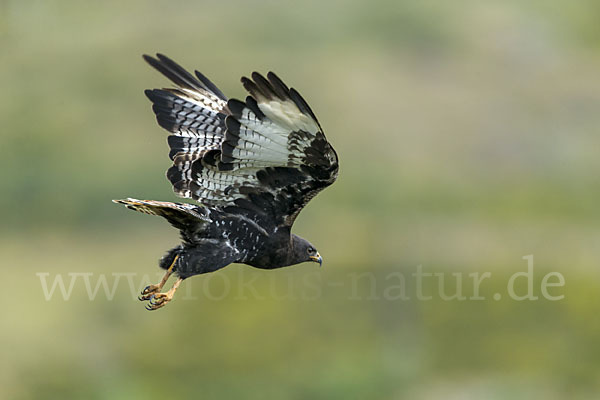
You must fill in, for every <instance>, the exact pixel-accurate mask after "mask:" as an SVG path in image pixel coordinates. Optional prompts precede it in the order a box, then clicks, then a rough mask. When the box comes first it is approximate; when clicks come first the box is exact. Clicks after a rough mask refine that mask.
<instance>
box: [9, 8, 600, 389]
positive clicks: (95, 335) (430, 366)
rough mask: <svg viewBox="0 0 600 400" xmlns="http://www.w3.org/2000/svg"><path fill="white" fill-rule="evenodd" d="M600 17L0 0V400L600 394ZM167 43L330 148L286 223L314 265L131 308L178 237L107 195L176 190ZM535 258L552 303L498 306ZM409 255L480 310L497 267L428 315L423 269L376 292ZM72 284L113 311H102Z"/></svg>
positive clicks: (432, 290)
mask: <svg viewBox="0 0 600 400" xmlns="http://www.w3.org/2000/svg"><path fill="white" fill-rule="evenodd" d="M599 15H600V3H598V2H597V1H594V0H587V1H586V0H583V1H569V2H567V1H558V0H532V1H517V0H508V1H491V0H481V1H475V0H472V1H429V0H425V1H392V0H379V1H341V0H340V1H315V0H309V1H305V2H288V1H258V2H244V1H241V0H237V1H220V2H219V1H209V2H203V1H196V2H192V1H173V2H167V1H154V2H149V1H141V0H135V1H128V2H121V1H114V0H107V1H103V2H79V1H57V0H43V1H41V0H31V1H17V0H0V49H1V55H0V58H1V60H2V62H1V63H0V88H1V90H2V94H1V95H0V121H1V122H2V133H1V134H0V163H1V164H0V166H1V168H0V182H1V184H2V186H1V191H2V196H0V210H2V211H1V212H2V218H1V228H0V254H1V255H2V256H1V258H2V273H3V275H2V277H3V282H4V285H3V290H4V292H3V295H2V298H3V301H2V303H3V304H2V308H1V310H0V317H1V319H0V321H1V324H2V329H1V330H0V349H1V354H0V398H2V399H54V398H56V399H65V398H78V399H83V398H85V399H146V398H159V397H165V398H192V397H194V398H240V399H315V398H316V399H353V398H355V399H402V398H408V399H563V398H564V399H567V398H568V399H597V398H598V397H599V396H600V340H599V338H600V318H599V315H600V305H599V301H598V296H599V295H598V293H599V290H600V276H599V275H600V274H599V269H598V260H599V257H600V233H599V229H598V228H599V222H600V211H599V208H598V198H599V196H600V185H599V184H600V182H599V178H598V171H599V168H600V157H598V150H599V149H600V136H599V135H598V134H599V133H600V132H599V127H600V75H599V71H600V24H598V16H599ZM154 52H163V53H165V54H167V55H169V56H170V57H172V58H174V59H175V60H176V61H178V62H180V63H181V64H182V65H184V66H186V67H187V68H188V69H194V68H197V69H199V70H201V71H203V72H204V73H205V74H206V75H207V76H209V77H210V78H211V79H212V80H213V81H214V82H215V83H216V84H217V85H218V86H219V87H220V88H221V89H222V90H223V91H224V92H225V93H226V94H228V95H229V96H230V97H238V98H239V97H242V96H245V93H244V91H243V89H242V87H241V85H240V83H239V77H240V76H242V75H245V74H246V75H247V74H249V73H250V72H251V71H253V70H258V71H262V72H266V71H268V70H273V71H276V72H277V73H278V74H279V75H280V76H281V77H282V78H283V79H284V81H286V82H287V83H288V84H290V85H291V86H294V87H296V88H297V89H298V90H299V91H300V92H301V93H302V94H303V95H304V97H305V98H306V99H307V101H308V102H309V103H310V104H311V106H312V108H313V109H314V110H315V113H316V114H317V116H318V117H319V119H320V121H321V124H322V126H323V127H324V129H325V132H326V134H327V136H328V138H329V140H330V141H331V142H332V143H333V144H334V146H335V147H336V149H337V151H338V153H339V155H340V159H341V173H340V178H339V180H338V182H337V183H336V184H335V185H334V186H332V187H331V188H330V189H328V190H326V191H325V192H323V193H322V194H321V195H319V196H318V197H317V198H316V199H315V200H313V201H312V202H311V204H310V205H309V207H308V208H307V209H306V210H304V211H303V213H302V214H301V216H300V217H299V219H298V220H297V222H296V225H295V232H296V233H297V234H300V235H302V236H304V237H306V238H309V239H310V240H311V241H312V242H313V243H315V244H316V245H317V247H318V248H319V250H320V252H321V254H322V255H323V257H324V259H325V263H324V266H323V268H322V269H318V268H315V265H314V264H303V265H299V266H296V267H294V268H287V269H281V270H277V271H271V272H269V271H259V270H254V269H250V268H248V267H245V266H240V265H233V266H230V267H228V268H226V269H224V270H221V271H219V272H217V273H215V274H213V275H210V276H202V277H195V278H193V279H190V280H189V281H186V282H185V283H184V285H183V287H182V289H181V290H180V292H179V293H178V295H177V297H176V299H175V301H174V302H173V303H171V304H169V305H168V306H167V307H166V308H165V309H163V310H159V311H157V312H152V313H150V312H146V311H145V310H144V309H143V304H142V303H139V302H137V301H136V300H134V298H133V296H134V295H135V292H137V290H139V288H140V287H141V286H143V284H144V282H150V281H154V280H156V278H157V277H158V276H159V274H160V272H159V270H158V267H157V259H158V258H159V257H160V256H162V254H163V252H164V251H165V250H167V249H168V248H170V247H171V246H173V245H175V244H176V243H177V242H178V236H177V233H176V232H175V231H174V230H173V229H172V228H171V227H169V226H168V224H166V223H165V222H164V221H163V220H160V219H159V218H152V217H149V216H145V215H142V214H138V213H133V212H130V211H127V210H125V209H123V208H122V207H118V206H116V205H114V204H112V203H111V202H110V200H111V199H114V198H123V197H128V196H131V197H137V198H151V199H157V200H176V199H177V198H176V197H175V196H174V195H173V194H172V192H171V188H170V185H169V183H168V182H167V180H166V179H165V178H164V172H165V170H166V169H167V168H168V166H169V160H168V158H167V146H166V139H165V138H166V134H165V132H164V131H162V130H161V129H160V128H159V127H158V126H157V124H156V123H155V120H154V117H153V115H152V112H151V110H150V104H149V102H148V101H147V99H146V98H145V97H144V96H143V93H142V92H143V90H144V89H146V88H153V87H162V86H166V85H168V82H167V80H166V79H164V78H163V77H161V76H160V75H159V74H158V73H156V72H155V71H153V70H152V69H151V68H149V67H148V66H147V65H145V63H144V62H143V61H142V59H141V54H143V53H154ZM529 254H533V255H534V257H535V264H534V265H535V275H534V279H533V282H534V288H535V293H536V295H538V296H539V295H540V292H539V288H540V283H541V280H542V278H543V276H544V274H545V273H548V272H552V271H557V272H560V273H562V274H563V276H564V279H565V282H566V283H565V286H564V287H561V288H553V289H552V290H551V293H552V294H553V295H564V299H563V300H560V301H549V300H546V299H543V298H540V299H539V300H537V301H515V300H511V299H510V298H508V296H507V295H506V291H507V289H506V288H507V281H508V279H509V278H510V276H511V275H512V274H514V273H516V272H520V271H525V270H526V266H527V264H526V262H525V260H523V259H522V257H523V256H526V255H529ZM418 265H421V266H422V268H423V271H426V272H430V273H443V274H446V277H447V280H446V286H447V292H448V293H452V292H453V291H454V289H455V286H456V285H454V286H452V282H453V281H452V280H451V279H453V278H452V276H453V275H451V274H453V273H462V274H463V276H464V277H465V281H464V282H463V289H464V291H465V292H466V294H467V296H468V295H469V294H470V293H471V292H472V291H471V290H470V289H469V282H470V280H469V281H467V280H466V277H467V274H469V273H474V272H478V273H480V274H483V273H485V272H490V273H491V278H490V279H488V280H486V281H485V282H484V283H483V284H482V286H481V295H482V296H485V298H486V300H483V301H475V300H466V301H459V300H450V301H445V300H443V299H442V298H441V297H440V296H439V295H437V293H438V291H439V290H438V286H437V282H436V281H433V280H432V279H429V280H428V281H427V283H426V284H424V292H426V294H432V295H433V298H432V299H431V300H423V301H419V300H417V299H415V298H414V296H413V294H414V291H415V283H414V282H413V281H411V280H410V279H407V283H406V287H407V292H408V295H409V296H410V297H411V299H410V300H402V299H396V300H393V299H391V298H389V296H387V298H386V293H387V294H389V292H388V290H391V289H390V287H391V286H393V285H394V284H397V282H396V281H395V280H393V279H391V278H390V276H392V275H390V274H393V273H397V272H401V273H403V274H404V275H405V276H406V277H407V278H410V276H411V273H413V272H414V271H415V270H416V268H417V266H418ZM39 273H46V274H48V275H42V276H40V275H37V274H39ZM69 273H70V274H74V273H77V274H80V275H69ZM119 273H127V274H129V275H127V276H128V277H130V278H131V282H133V286H131V287H130V285H128V281H127V279H128V278H127V276H122V277H121V278H120V281H117V282H118V285H117V284H115V286H114V287H113V286H112V285H113V284H114V282H115V280H116V279H117V278H116V277H117V276H118V275H115V274H119ZM82 274H83V275H82ZM85 274H87V275H85ZM357 274H363V275H357ZM84 275H85V276H87V277H88V278H89V279H90V282H91V283H90V285H91V288H92V289H94V287H96V284H97V283H98V279H101V278H102V277H104V278H106V279H107V282H108V284H109V286H110V288H111V289H112V288H114V290H115V292H114V297H111V296H108V295H105V293H104V289H103V288H102V287H101V286H99V287H98V288H99V292H98V293H97V295H96V296H95V297H94V299H93V300H90V296H89V295H88V290H87V289H86V286H85V284H84ZM44 276H45V278H44ZM359 276H360V279H359V278H357V277H359ZM56 277H62V278H63V279H64V282H65V285H66V286H67V289H68V286H69V284H70V279H71V278H72V277H74V280H73V286H72V292H71V293H70V296H68V300H64V299H63V297H62V296H61V295H60V291H59V289H58V287H56V288H55V289H56V290H55V292H54V295H53V296H50V297H51V299H49V300H46V296H45V295H44V290H43V285H42V282H43V281H44V279H47V280H48V284H49V285H51V284H52V282H53V281H54V279H55V278H56ZM519 282H520V283H519V285H518V288H517V289H518V291H519V293H523V291H524V290H526V289H527V288H526V284H525V283H524V281H523V280H520V281H519ZM244 285H245V286H244ZM132 288H133V289H134V290H133V289H132ZM495 293H500V294H502V299H500V300H498V301H497V300H494V299H493V297H492V295H493V294H495Z"/></svg>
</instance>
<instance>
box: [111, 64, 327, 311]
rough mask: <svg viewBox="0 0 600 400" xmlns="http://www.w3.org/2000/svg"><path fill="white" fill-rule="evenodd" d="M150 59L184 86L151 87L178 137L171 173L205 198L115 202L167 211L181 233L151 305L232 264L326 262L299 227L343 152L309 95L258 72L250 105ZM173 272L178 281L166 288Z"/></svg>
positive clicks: (181, 189) (163, 122)
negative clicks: (295, 231) (328, 136)
mask: <svg viewBox="0 0 600 400" xmlns="http://www.w3.org/2000/svg"><path fill="white" fill-rule="evenodd" d="M144 59H145V60H146V61H147V62H148V63H149V64H150V65H151V66H152V67H154V68H155V69H156V70H158V71H159V72H161V73H162V74H163V75H164V76H166V77H167V78H169V79H170V80H171V81H172V82H173V83H174V84H175V85H176V87H175V88H168V89H154V90H146V92H145V93H146V96H148V98H149V99H150V101H151V102H152V103H153V105H152V110H153V111H154V113H155V114H156V119H157V121H158V124H159V125H160V126H161V127H163V128H164V129H166V130H167V131H169V132H170V133H171V135H170V136H169V137H168V144H169V147H170V149H171V151H170V152H169V157H170V158H171V160H172V161H173V166H171V168H169V170H168V171H167V178H168V179H169V181H170V182H171V184H172V185H173V190H174V191H175V193H176V194H177V195H178V196H180V197H184V198H191V199H194V200H197V201H198V203H200V205H191V204H183V203H170V202H162V201H154V200H137V199H131V198H128V199H124V200H113V201H114V202H116V203H120V204H124V205H125V206H126V207H127V208H129V209H132V210H136V211H141V212H144V213H147V214H152V215H159V216H161V217H164V218H166V219H167V221H168V222H169V223H170V224H171V225H173V226H174V227H175V228H177V229H179V231H180V232H181V238H182V242H181V244H180V245H178V246H177V247H175V248H173V249H171V250H169V251H168V252H167V254H166V255H165V256H164V257H162V258H161V259H160V261H159V266H160V267H161V268H163V269H165V270H166V271H167V272H166V274H165V276H164V277H163V279H162V280H161V281H160V282H159V283H158V284H156V285H150V286H147V287H146V288H145V289H144V290H143V291H142V293H141V296H140V300H142V301H147V300H148V301H149V303H148V304H147V306H146V308H147V309H149V310H156V309H158V308H160V307H162V306H164V305H165V304H167V303H168V302H169V301H171V299H172V298H173V294H174V293H175V291H176V290H177V288H178V287H179V285H180V284H181V282H182V281H183V280H184V279H186V278H188V277H190V276H193V275H198V274H204V273H207V272H213V271H216V270H218V269H220V268H223V267H225V266H227V265H228V264H231V263H243V264H248V265H251V266H253V267H257V268H264V269H274V268H280V267H285V266H288V265H294V264H298V263H302V262H305V261H314V262H318V263H319V264H321V263H322V259H321V256H320V255H319V253H318V252H317V250H316V249H315V246H313V245H312V244H311V243H310V242H308V241H307V240H305V239H303V238H301V237H299V236H296V235H294V234H292V233H291V228H292V225H293V223H294V220H295V219H296V217H297V216H298V213H299V212H300V211H301V210H302V208H303V207H304V206H305V205H306V204H307V203H308V202H309V201H310V199H312V198H313V197H315V196H316V195H317V193H319V192H320V191H321V190H323V189H324V188H326V187H327V186H329V185H331V184H332V183H333V182H334V181H335V179H336V178H337V175H338V157H337V154H336V152H335V150H334V149H333V147H332V146H331V145H330V144H329V143H328V142H327V139H326V138H325V134H324V133H323V130H322V129H321V126H320V125H319V122H318V121H317V117H315V114H314V113H313V112H312V110H311V109H310V107H309V106H308V104H307V103H306V101H304V99H303V98H302V97H301V96H300V94H299V93H298V92H297V91H296V90H294V89H293V88H292V89H290V88H288V87H287V86H286V85H285V83H283V82H282V81H281V79H279V78H278V77H277V75H275V74H274V73H273V72H269V73H268V74H267V76H266V78H265V77H264V76H263V75H261V74H259V73H257V72H254V73H252V75H251V79H250V78H246V77H243V78H242V85H243V86H244V88H246V90H247V91H248V92H249V94H250V95H249V96H248V97H246V101H240V100H236V99H229V100H228V99H227V97H225V95H224V94H223V93H222V92H221V91H220V90H219V89H218V88H217V87H216V86H215V85H214V84H213V83H212V82H211V81H210V80H208V79H207V78H206V77H205V76H204V75H203V74H201V73H200V72H198V71H195V75H196V76H193V75H191V74H190V73H188V72H187V71H186V70H185V69H183V68H182V67H181V66H179V65H178V64H176V63H175V62H174V61H173V60H171V59H169V58H168V57H165V56H164V55H162V54H157V55H156V58H153V57H150V56H147V55H145V56H144ZM173 273H175V274H176V275H177V276H178V279H177V281H176V282H175V283H174V285H173V287H172V288H171V289H170V290H169V291H168V292H166V293H161V290H162V288H163V286H164V285H165V283H166V282H167V279H168V278H169V276H170V275H171V274H173Z"/></svg>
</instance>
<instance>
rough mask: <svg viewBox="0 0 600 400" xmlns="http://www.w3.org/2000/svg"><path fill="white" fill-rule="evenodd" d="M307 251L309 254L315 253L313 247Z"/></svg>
mask: <svg viewBox="0 0 600 400" xmlns="http://www.w3.org/2000/svg"><path fill="white" fill-rule="evenodd" d="M307 251H308V254H312V253H314V252H315V249H313V248H312V247H309V248H308V250H307Z"/></svg>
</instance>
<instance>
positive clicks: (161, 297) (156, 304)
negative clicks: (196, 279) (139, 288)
mask: <svg viewBox="0 0 600 400" xmlns="http://www.w3.org/2000/svg"><path fill="white" fill-rule="evenodd" d="M181 282H183V278H177V280H176V281H175V283H174V284H173V287H172V288H171V289H170V290H169V291H168V292H167V293H155V294H153V295H152V296H151V297H150V302H149V303H148V305H146V310H150V311H152V310H158V309H159V308H161V307H164V306H165V305H166V304H167V303H168V302H170V301H171V300H172V299H173V295H175V292H176V291H177V288H178V287H179V285H180V284H181Z"/></svg>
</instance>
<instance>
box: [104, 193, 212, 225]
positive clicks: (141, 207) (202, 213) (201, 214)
mask: <svg viewBox="0 0 600 400" xmlns="http://www.w3.org/2000/svg"><path fill="white" fill-rule="evenodd" d="M113 202H114V203H118V204H123V205H124V206H125V207H127V208H129V209H130V210H135V211H139V212H143V213H145V214H150V215H158V216H160V217H163V218H165V219H166V220H167V221H169V222H170V223H171V225H173V226H174V227H176V228H179V229H183V228H186V227H189V226H190V225H191V224H199V223H207V222H211V219H210V218H209V217H208V212H207V209H206V208H204V207H201V206H200V207H199V206H194V205H192V204H185V203H171V202H167V201H156V200H138V199H131V198H127V199H122V200H113Z"/></svg>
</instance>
